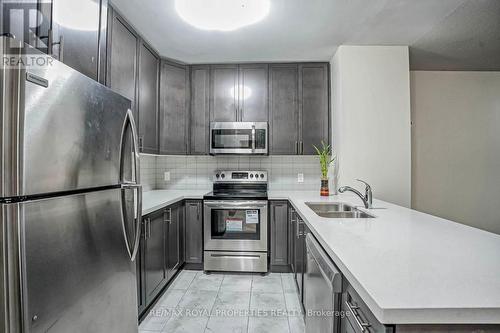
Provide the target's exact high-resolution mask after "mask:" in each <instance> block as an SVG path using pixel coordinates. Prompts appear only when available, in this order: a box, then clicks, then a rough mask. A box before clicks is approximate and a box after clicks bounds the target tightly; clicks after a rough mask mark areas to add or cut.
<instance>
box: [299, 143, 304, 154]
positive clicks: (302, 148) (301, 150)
mask: <svg viewBox="0 0 500 333" xmlns="http://www.w3.org/2000/svg"><path fill="white" fill-rule="evenodd" d="M300 155H304V141H300Z"/></svg>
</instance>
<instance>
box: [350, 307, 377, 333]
mask: <svg viewBox="0 0 500 333" xmlns="http://www.w3.org/2000/svg"><path fill="white" fill-rule="evenodd" d="M345 304H346V305H347V308H348V309H349V311H350V312H351V313H352V314H353V317H354V320H355V321H356V324H357V325H358V326H359V328H360V329H361V332H365V329H366V328H367V327H370V326H372V325H371V324H370V323H365V322H363V321H361V318H360V317H359V314H358V312H357V311H355V310H357V309H359V306H356V305H353V304H351V303H349V301H345Z"/></svg>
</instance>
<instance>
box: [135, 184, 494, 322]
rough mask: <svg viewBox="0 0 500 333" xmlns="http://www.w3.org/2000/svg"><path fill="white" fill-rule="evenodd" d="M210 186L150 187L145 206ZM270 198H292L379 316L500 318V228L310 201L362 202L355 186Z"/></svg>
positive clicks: (378, 204)
mask: <svg viewBox="0 0 500 333" xmlns="http://www.w3.org/2000/svg"><path fill="white" fill-rule="evenodd" d="M206 192H208V191H151V192H145V193H144V204H143V214H147V213H150V212H152V211H154V210H156V209H160V208H162V207H165V206H168V205H170V204H172V203H175V202H176V201H179V200H182V199H201V198H202V197H203V195H204V194H205V193H206ZM269 199H270V200H279V199H283V200H289V201H290V202H291V204H292V205H293V206H294V208H295V209H296V210H297V212H298V213H299V215H300V216H301V218H302V219H303V220H304V221H305V223H306V224H307V226H308V227H309V229H311V231H312V232H313V234H314V235H315V237H316V238H317V239H318V241H319V242H320V243H321V245H322V246H323V248H324V249H325V250H326V252H327V253H328V254H329V255H330V257H331V258H332V259H333V261H334V262H335V263H336V264H337V266H338V267H339V269H340V270H341V271H342V273H343V274H344V275H345V276H346V278H347V279H348V280H349V282H350V283H351V284H352V285H353V287H354V289H355V290H356V291H357V292H358V293H359V294H360V296H361V297H362V298H363V300H364V301H365V302H366V303H367V305H368V307H369V308H370V309H371V311H372V312H373V313H374V315H375V316H376V317H377V319H378V320H379V321H380V322H382V323H385V324H419V323H421V324H434V323H435V324H438V323H442V324H449V323H453V324H466V323H468V324H472V323H476V324H500V235H496V234H493V233H489V232H486V231H482V230H479V229H476V228H472V227H468V226H465V225H462V224H458V223H454V222H451V221H447V220H444V219H441V218H438V217H434V216H431V215H428V214H424V213H420V212H417V211H414V210H411V209H407V208H404V207H400V206H397V205H393V204H390V203H387V202H383V201H379V200H374V207H375V208H376V209H372V210H366V211H368V212H369V213H370V214H371V215H375V216H376V218H373V219H327V218H322V217H319V216H317V215H316V214H315V213H314V212H313V211H312V210H311V209H310V208H309V207H308V206H307V205H306V203H307V202H345V203H350V204H353V205H360V204H361V200H360V199H359V198H358V197H355V196H354V195H351V194H341V195H338V196H330V197H326V198H324V197H320V196H319V194H318V193H317V192H316V191H315V192H293V191H287V192H281V191H270V192H269ZM360 209H361V210H365V209H364V208H360Z"/></svg>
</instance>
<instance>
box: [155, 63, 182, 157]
mask: <svg viewBox="0 0 500 333" xmlns="http://www.w3.org/2000/svg"><path fill="white" fill-rule="evenodd" d="M188 73H189V71H188V67H187V66H183V65H179V64H174V63H171V62H168V61H162V62H161V79H160V114H159V116H160V154H165V155H169V154H172V155H186V154H187V152H188V144H187V139H188V136H187V132H188V121H189V117H188V109H189V75H188Z"/></svg>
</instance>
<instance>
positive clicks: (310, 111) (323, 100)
mask: <svg viewBox="0 0 500 333" xmlns="http://www.w3.org/2000/svg"><path fill="white" fill-rule="evenodd" d="M328 76H329V75H328V64H302V65H299V96H300V98H299V100H300V111H301V112H300V114H301V122H300V123H301V134H302V138H301V141H302V142H301V149H300V150H301V153H302V154H304V155H314V154H315V153H316V152H315V150H314V147H313V145H316V146H317V147H319V146H321V141H324V142H325V143H326V144H328V143H329V133H328V128H329V105H328V103H329V101H328V100H329V98H328V96H329V79H328Z"/></svg>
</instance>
